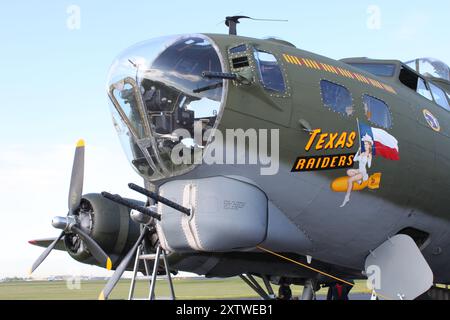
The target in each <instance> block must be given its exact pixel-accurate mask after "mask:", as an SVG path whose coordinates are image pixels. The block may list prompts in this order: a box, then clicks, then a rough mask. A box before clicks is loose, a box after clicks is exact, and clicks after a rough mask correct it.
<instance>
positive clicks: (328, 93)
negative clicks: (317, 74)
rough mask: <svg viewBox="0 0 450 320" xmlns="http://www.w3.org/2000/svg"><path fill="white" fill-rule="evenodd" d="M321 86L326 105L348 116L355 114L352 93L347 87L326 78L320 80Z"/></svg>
mask: <svg viewBox="0 0 450 320" xmlns="http://www.w3.org/2000/svg"><path fill="white" fill-rule="evenodd" d="M320 88H321V91H322V101H323V104H324V105H325V107H327V108H329V109H330V110H333V111H334V112H337V113H340V114H343V115H346V116H351V115H353V113H354V112H355V109H354V107H353V101H352V95H351V93H350V91H349V90H348V89H347V88H345V87H343V86H340V85H338V84H335V83H333V82H330V81H326V80H322V81H321V82H320Z"/></svg>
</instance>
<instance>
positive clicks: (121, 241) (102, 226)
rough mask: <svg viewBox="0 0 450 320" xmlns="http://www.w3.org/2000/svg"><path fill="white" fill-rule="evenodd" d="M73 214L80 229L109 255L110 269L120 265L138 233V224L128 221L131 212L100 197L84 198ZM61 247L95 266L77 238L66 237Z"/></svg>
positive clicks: (79, 259) (72, 255) (74, 236)
mask: <svg viewBox="0 0 450 320" xmlns="http://www.w3.org/2000/svg"><path fill="white" fill-rule="evenodd" d="M140 204H141V205H143V203H140ZM74 215H75V216H77V219H78V220H79V222H80V226H81V228H82V229H83V230H84V231H85V232H87V233H88V234H89V235H90V236H91V237H92V238H93V239H94V240H95V241H96V242H97V243H98V244H99V245H100V247H101V248H102V249H103V250H104V251H105V253H107V254H108V255H109V257H110V258H111V260H112V262H113V268H115V267H116V266H117V265H118V264H119V263H120V261H121V260H122V258H123V257H124V256H125V255H126V254H127V252H128V251H129V250H130V249H131V247H132V246H133V244H134V243H135V242H136V240H137V239H138V237H139V234H140V226H139V224H138V223H136V222H134V221H133V220H132V219H131V218H130V209H129V208H127V207H125V206H122V205H119V204H117V203H115V202H112V201H110V200H108V199H106V198H104V197H103V196H102V195H100V194H95V193H92V194H86V195H83V198H82V200H81V205H80V209H79V210H78V211H77V212H76V213H74ZM64 245H65V247H66V250H67V252H68V253H69V254H70V256H71V257H72V258H74V259H75V260H77V261H80V262H82V263H87V264H93V265H98V262H97V261H96V260H95V259H94V258H93V257H92V255H91V254H90V252H89V251H88V250H87V248H86V247H85V246H84V244H83V242H82V241H81V239H80V238H79V237H78V236H77V235H75V234H67V235H66V236H65V237H64Z"/></svg>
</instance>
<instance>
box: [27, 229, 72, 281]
mask: <svg viewBox="0 0 450 320" xmlns="http://www.w3.org/2000/svg"><path fill="white" fill-rule="evenodd" d="M63 236H64V231H63V232H61V234H60V235H59V237H58V238H56V239H55V240H54V241H53V242H52V243H51V244H50V245H49V246H48V247H47V249H45V250H44V252H42V253H41V255H40V256H39V258H37V260H36V261H35V262H34V263H33V266H32V267H31V269H30V272H29V274H30V275H31V274H32V273H33V272H34V270H36V268H37V267H39V265H40V264H41V263H42V261H44V260H45V258H47V256H48V255H49V253H50V251H52V250H53V248H54V247H55V246H56V244H57V243H58V241H59V240H61V238H62V237H63Z"/></svg>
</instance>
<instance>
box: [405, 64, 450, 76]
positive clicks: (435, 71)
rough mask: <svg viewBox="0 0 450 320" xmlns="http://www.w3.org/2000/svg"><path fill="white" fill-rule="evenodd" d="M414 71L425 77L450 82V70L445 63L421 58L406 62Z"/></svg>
mask: <svg viewBox="0 0 450 320" xmlns="http://www.w3.org/2000/svg"><path fill="white" fill-rule="evenodd" d="M405 64H406V65H407V66H408V67H410V68H411V69H413V70H416V71H417V72H418V73H420V74H421V75H423V76H425V77H433V78H438V79H444V80H447V81H450V68H449V67H448V65H447V64H445V63H444V62H442V61H440V60H437V59H433V58H421V59H416V60H412V61H408V62H405Z"/></svg>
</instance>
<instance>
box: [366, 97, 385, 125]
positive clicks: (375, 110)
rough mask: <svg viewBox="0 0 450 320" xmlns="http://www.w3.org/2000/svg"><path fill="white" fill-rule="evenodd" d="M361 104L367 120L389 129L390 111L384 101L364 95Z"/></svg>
mask: <svg viewBox="0 0 450 320" xmlns="http://www.w3.org/2000/svg"><path fill="white" fill-rule="evenodd" d="M363 105H364V112H365V114H366V117H367V120H369V121H370V122H372V123H374V124H376V125H378V126H380V127H383V128H385V129H389V128H390V127H391V126H392V120H391V113H390V112H389V107H388V106H387V104H386V103H384V102H383V101H381V100H379V99H377V98H374V97H371V96H368V95H364V97H363Z"/></svg>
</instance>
